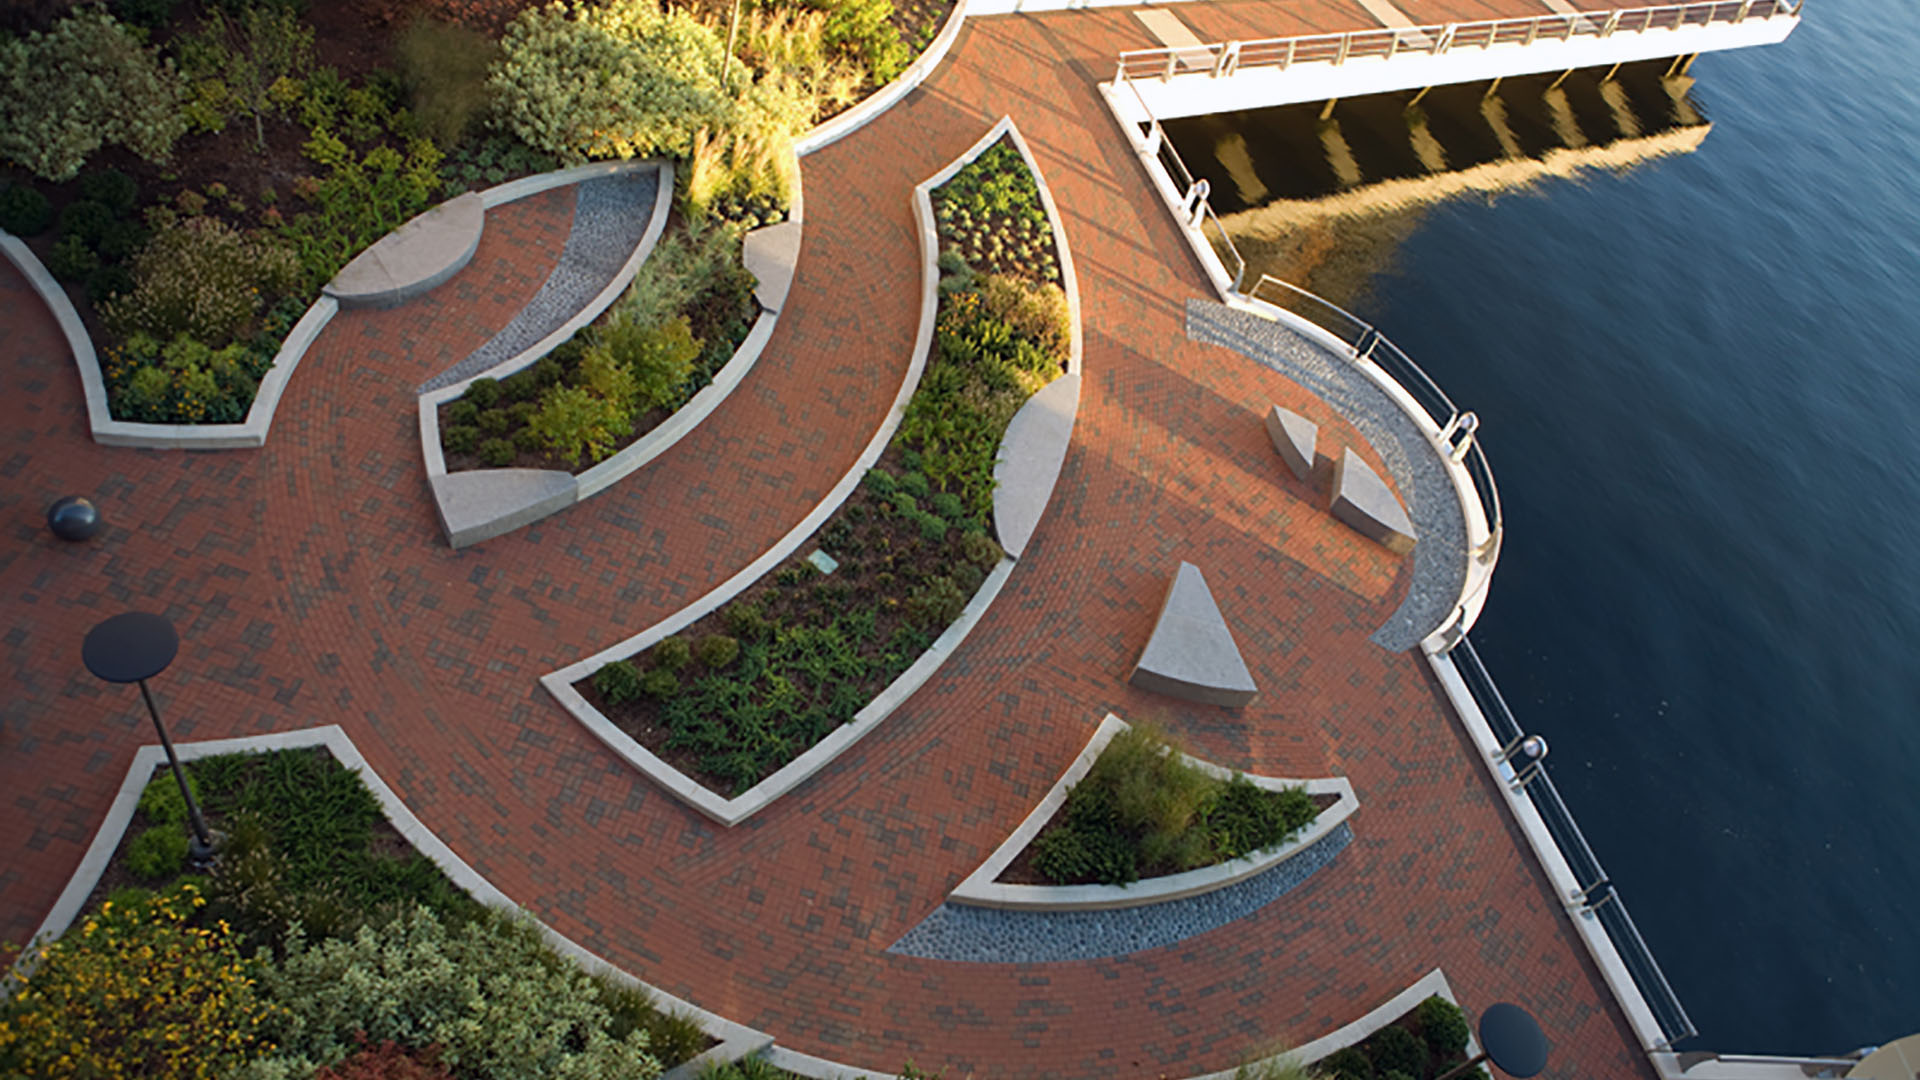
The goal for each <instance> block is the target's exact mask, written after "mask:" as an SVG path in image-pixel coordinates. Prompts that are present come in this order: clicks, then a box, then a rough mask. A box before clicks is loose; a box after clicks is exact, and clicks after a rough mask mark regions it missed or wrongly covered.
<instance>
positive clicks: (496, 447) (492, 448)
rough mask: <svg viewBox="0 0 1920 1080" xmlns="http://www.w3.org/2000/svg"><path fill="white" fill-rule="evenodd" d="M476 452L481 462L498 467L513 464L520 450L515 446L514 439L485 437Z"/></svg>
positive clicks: (491, 466)
mask: <svg viewBox="0 0 1920 1080" xmlns="http://www.w3.org/2000/svg"><path fill="white" fill-rule="evenodd" d="M474 454H475V456H477V457H478V458H479V459H480V464H482V465H486V466H488V467H490V468H496V469H498V468H502V467H504V466H507V465H511V464H513V459H514V458H515V457H516V456H518V451H516V450H515V449H514V448H513V440H512V439H484V440H482V441H481V443H480V447H479V449H477V450H475V451H474Z"/></svg>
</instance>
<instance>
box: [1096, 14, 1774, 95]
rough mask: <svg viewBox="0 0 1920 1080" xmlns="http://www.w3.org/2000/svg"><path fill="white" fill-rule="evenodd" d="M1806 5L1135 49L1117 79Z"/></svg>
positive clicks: (1413, 50)
mask: <svg viewBox="0 0 1920 1080" xmlns="http://www.w3.org/2000/svg"><path fill="white" fill-rule="evenodd" d="M1805 2H1806V0H1793V2H1789V0H1704V2H1701V3H1691V4H1663V5H1660V6H1658V7H1639V8H1619V9H1614V10H1608V11H1583V12H1574V13H1571V14H1553V15H1535V16H1529V17H1524V18H1513V19H1486V20H1481V21H1477V22H1461V23H1433V24H1430V25H1426V26H1410V27H1399V28H1380V29H1371V30H1349V31H1346V32H1344V33H1338V34H1301V35H1297V36H1294V37H1284V38H1264V39H1261V40H1258V41H1226V42H1214V43H1212V44H1208V45H1192V46H1180V47H1163V48H1158V49H1131V50H1129V51H1127V52H1123V53H1121V54H1120V61H1119V68H1118V70H1117V71H1116V72H1115V75H1114V81H1115V82H1125V81H1128V80H1131V79H1162V80H1167V79H1172V78H1173V77H1174V76H1175V75H1179V74H1182V73H1183V72H1190V73H1202V74H1207V75H1211V76H1215V77H1219V76H1223V75H1232V74H1233V73H1234V72H1236V71H1240V70H1243V69H1247V68H1279V69H1281V70H1285V69H1287V68H1290V67H1293V66H1294V65H1296V64H1344V63H1346V62H1347V61H1348V60H1354V59H1359V58H1363V57H1379V58H1381V59H1392V58H1394V57H1396V56H1406V55H1419V56H1439V55H1442V54H1444V53H1447V52H1450V51H1453V50H1455V49H1475V48H1477V49H1486V48H1490V47H1492V46H1495V45H1531V44H1533V43H1534V42H1536V41H1571V40H1573V39H1574V38H1577V37H1592V38H1606V37H1612V36H1613V35H1614V34H1618V33H1641V32H1645V31H1648V30H1678V29H1680V28H1682V27H1686V26H1710V25H1713V24H1716V23H1722V24H1727V25H1733V24H1737V23H1742V22H1745V21H1747V20H1748V19H1771V18H1774V17H1776V16H1786V17H1792V16H1797V15H1799V14H1800V9H1801V7H1802V6H1803V5H1804V4H1805Z"/></svg>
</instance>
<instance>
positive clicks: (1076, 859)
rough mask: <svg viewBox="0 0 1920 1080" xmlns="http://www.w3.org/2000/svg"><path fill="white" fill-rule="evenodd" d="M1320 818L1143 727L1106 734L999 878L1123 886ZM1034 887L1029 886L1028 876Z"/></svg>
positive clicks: (1207, 861)
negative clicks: (1203, 763) (1220, 773)
mask: <svg viewBox="0 0 1920 1080" xmlns="http://www.w3.org/2000/svg"><path fill="white" fill-rule="evenodd" d="M1318 814H1319V808H1318V806H1316V805H1315V801H1314V798H1313V797H1312V796H1310V795H1308V794H1307V793H1306V790H1305V789H1303V788H1299V787H1293V788H1287V789H1285V790H1282V791H1269V790H1267V789H1265V788H1262V787H1259V786H1257V785H1255V784H1254V783H1253V782H1252V781H1250V780H1248V779H1247V778H1246V777H1244V776H1241V775H1238V774H1235V775H1234V776H1233V777H1232V778H1231V779H1227V780H1222V779H1220V778H1218V777H1216V776H1214V775H1212V774H1211V773H1208V772H1206V771H1204V770H1202V769H1200V768H1199V767H1197V766H1195V765H1194V764H1192V763H1191V762H1189V761H1186V760H1185V759H1184V758H1182V757H1181V755H1180V753H1179V752H1178V750H1177V748H1176V747H1174V746H1173V744H1172V743H1170V742H1168V741H1167V739H1166V737H1165V736H1163V735H1161V734H1160V733H1158V732H1156V731H1154V730H1152V729H1151V728H1146V727H1131V728H1128V729H1126V730H1125V731H1122V732H1121V733H1120V734H1118V735H1116V736H1114V738H1113V740H1112V741H1111V742H1109V743H1108V744H1107V745H1106V748H1105V749H1103V750H1102V751H1101V752H1100V756H1099V758H1097V759H1096V760H1095V761H1094V763H1093V767H1092V768H1091V769H1090V770H1088V772H1087V774H1086V776H1084V777H1082V778H1081V780H1080V782H1079V783H1077V784H1075V785H1073V787H1071V788H1069V789H1068V791H1067V799H1066V803H1065V804H1064V805H1062V806H1061V808H1060V810H1059V812H1058V813H1057V814H1055V815H1054V817H1053V819H1052V820H1051V821H1050V822H1048V823H1047V826H1046V828H1044V829H1042V830H1041V832H1040V834H1039V835H1038V836H1036V837H1034V839H1033V843H1032V844H1031V845H1029V846H1028V848H1027V850H1026V852H1024V853H1023V855H1022V858H1021V859H1020V860H1018V861H1016V863H1015V864H1014V866H1012V867H1010V868H1009V872H1008V873H1007V874H1006V875H1003V877H1002V880H1015V881H1019V880H1023V879H1034V881H1037V882H1044V883H1046V884H1052V885H1085V884H1101V885H1126V884H1130V883H1132V882H1134V881H1137V880H1139V879H1140V878H1143V877H1158V876H1161V875H1165V874H1177V873H1180V872H1181V871H1184V870H1193V869H1197V868H1199V867H1203V866H1214V865H1217V864H1219V863H1223V862H1228V861H1230V860H1233V859H1237V858H1240V857H1242V856H1244V855H1250V854H1253V853H1254V852H1256V851H1262V850H1266V849H1269V848H1273V847H1277V846H1279V845H1280V844H1283V843H1285V842H1287V841H1288V840H1289V839H1291V838H1292V837H1293V836H1294V835H1295V834H1297V833H1298V832H1299V831H1300V830H1301V829H1303V828H1305V827H1306V826H1307V825H1308V824H1309V823H1311V822H1312V821H1313V819H1314V818H1315V817H1316V816H1317V815H1318ZM1030 883H1032V882H1030Z"/></svg>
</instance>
